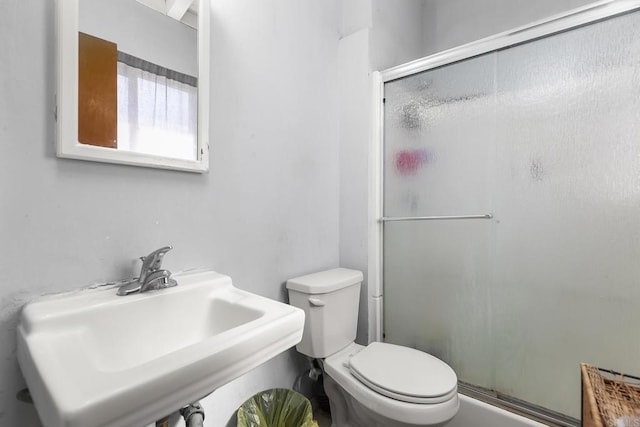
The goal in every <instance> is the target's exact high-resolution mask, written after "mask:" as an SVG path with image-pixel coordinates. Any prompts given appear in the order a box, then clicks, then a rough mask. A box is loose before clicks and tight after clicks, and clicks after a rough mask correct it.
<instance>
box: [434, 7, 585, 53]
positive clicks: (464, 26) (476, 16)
mask: <svg viewBox="0 0 640 427" xmlns="http://www.w3.org/2000/svg"><path fill="white" fill-rule="evenodd" d="M592 2H593V0H536V1H530V0H475V1H470V0H425V8H424V18H423V22H424V25H425V27H424V33H423V37H424V56H427V55H430V54H432V53H436V52H440V51H442V50H446V49H449V48H452V47H456V46H459V45H462V44H465V43H469V42H472V41H474V40H478V39H481V38H484V37H488V36H492V35H494V34H497V33H500V32H503V31H507V30H510V29H512V28H516V27H519V26H521V25H526V24H528V23H530V22H533V21H537V20H539V19H543V18H546V17H549V16H552V15H555V14H557V13H562V12H566V11H568V10H571V9H575V8H577V7H581V6H584V5H586V4H589V3H592Z"/></svg>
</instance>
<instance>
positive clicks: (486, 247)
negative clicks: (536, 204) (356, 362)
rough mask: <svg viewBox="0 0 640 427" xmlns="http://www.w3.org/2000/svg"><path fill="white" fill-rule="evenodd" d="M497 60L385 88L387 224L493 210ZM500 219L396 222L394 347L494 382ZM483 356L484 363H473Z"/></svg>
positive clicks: (389, 333) (390, 266)
mask: <svg viewBox="0 0 640 427" xmlns="http://www.w3.org/2000/svg"><path fill="white" fill-rule="evenodd" d="M495 62H496V55H495V54H489V55H484V56H481V57H477V58H474V59H472V60H468V61H464V62H462V63H458V64H454V65H450V66H446V67H442V68H438V69H435V70H431V71H428V72H425V73H421V74H418V75H414V76H411V77H408V78H405V79H401V80H396V81H393V82H391V83H387V84H386V85H385V99H386V101H385V109H384V111H385V127H384V132H385V134H384V141H385V143H384V159H385V162H384V163H385V166H384V168H385V169H384V216H385V217H391V218H394V217H424V216H454V215H482V214H486V213H489V212H490V211H491V210H490V208H491V206H492V204H493V203H492V201H491V193H490V191H489V189H490V188H491V182H492V180H493V167H492V165H491V162H492V161H493V160H492V159H493V157H494V156H493V151H494V148H493V145H494V140H495V102H494V98H495ZM491 226H492V223H491V221H488V220H441V221H440V220H439V221H419V222H409V221H402V222H387V223H385V226H384V242H385V244H384V288H385V290H384V292H385V299H384V319H385V320H384V331H385V340H386V341H388V342H392V343H398V344H403V345H408V346H410V347H416V348H419V349H422V350H426V351H429V352H430V353H432V354H434V355H436V356H438V357H440V358H442V359H444V360H447V361H449V362H452V361H453V362H455V363H453V366H454V368H456V370H457V371H458V375H459V376H460V377H461V378H465V379H466V381H470V382H474V383H476V384H481V385H485V386H489V385H491V384H492V381H493V373H492V370H493V359H494V355H493V344H492V339H491V323H490V320H491V319H490V316H489V313H490V312H491V310H490V307H489V304H490V303H491V298H490V295H489V293H488V292H489V290H490V289H491V286H490V283H491V277H490V274H491V271H490V269H489V268H488V267H489V266H490V260H491V257H490V253H491V251H492V249H491V248H492V233H491ZM468 354H474V355H475V360H474V364H473V365H471V364H468V363H466V362H465V361H464V358H465V357H466V356H465V355H468Z"/></svg>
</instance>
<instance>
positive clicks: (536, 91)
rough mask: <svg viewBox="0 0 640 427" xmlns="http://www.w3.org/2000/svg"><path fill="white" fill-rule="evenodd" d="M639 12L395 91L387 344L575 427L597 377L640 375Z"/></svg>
mask: <svg viewBox="0 0 640 427" xmlns="http://www.w3.org/2000/svg"><path fill="white" fill-rule="evenodd" d="M639 8H640V2H638V1H601V2H598V3H594V4H592V5H589V6H587V7H583V8H581V9H577V10H575V11H572V12H570V13H567V14H564V15H562V16H555V17H552V18H550V19H548V20H545V21H544V22H536V23H534V24H532V25H529V26H526V27H522V28H519V29H516V30H514V31H511V32H506V33H503V34H499V35H497V36H494V37H490V38H487V39H483V40H480V41H478V42H474V43H471V44H469V45H465V46H462V47H460V48H456V49H452V50H449V51H445V52H442V53H440V54H436V55H433V56H430V57H427V58H425V59H422V60H418V61H414V62H412V63H409V64H405V65H403V66H400V67H396V68H393V69H390V70H387V71H384V72H382V73H381V74H380V84H379V91H380V98H379V109H380V114H379V121H380V126H379V128H380V138H379V139H380V140H381V143H380V156H381V159H380V162H379V164H380V169H381V176H382V179H381V185H380V187H381V194H382V196H381V199H382V200H381V202H380V211H381V212H380V215H379V218H378V221H379V224H380V228H379V232H380V235H379V238H380V241H381V244H380V248H381V249H380V251H381V254H380V260H381V261H380V262H381V266H382V267H381V269H380V270H381V279H382V280H381V281H382V292H381V294H382V295H383V299H384V304H383V315H382V318H383V322H381V325H382V332H383V339H384V340H385V341H387V342H390V343H396V344H401V345H405V346H409V347H414V348H418V349H420V350H423V351H426V352H429V353H431V354H433V355H435V356H437V357H439V358H441V359H443V360H444V361H446V362H447V363H448V364H450V365H451V366H452V367H453V368H454V370H455V371H456V373H457V374H458V378H459V380H460V381H461V382H462V383H463V384H464V385H468V386H469V387H468V389H469V390H476V391H477V392H479V393H484V394H486V395H490V396H493V397H494V398H495V399H496V401H504V402H511V403H513V402H516V403H517V405H519V406H520V407H523V408H525V410H527V409H526V408H528V409H531V410H533V411H536V412H538V413H541V414H543V415H544V416H550V417H551V418H553V419H555V420H560V421H562V420H563V419H564V421H565V422H567V423H568V424H571V422H572V419H573V420H574V421H575V418H579V416H580V371H579V363H580V362H589V363H592V364H595V365H598V366H601V367H605V368H611V369H614V370H616V371H618V372H625V373H628V374H635V375H638V374H640V332H639V329H640V11H638V9H639ZM462 388H463V389H467V387H464V386H463V387H462Z"/></svg>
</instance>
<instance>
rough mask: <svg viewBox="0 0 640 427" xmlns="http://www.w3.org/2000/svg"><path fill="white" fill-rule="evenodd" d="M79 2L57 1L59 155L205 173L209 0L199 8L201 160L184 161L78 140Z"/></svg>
mask: <svg viewBox="0 0 640 427" xmlns="http://www.w3.org/2000/svg"><path fill="white" fill-rule="evenodd" d="M78 3H79V0H57V2H56V25H57V28H56V29H57V58H56V60H57V64H56V71H57V85H58V88H57V94H56V114H55V115H56V120H57V156H58V157H64V158H70V159H81V160H92V161H96V162H106V163H119V164H125V165H133V166H144V167H152V168H161V169H174V170H181V171H188V172H198V173H203V172H206V171H208V170H209V64H210V61H209V55H210V54H209V52H210V50H209V43H210V42H209V40H210V21H211V17H210V5H209V0H200V9H199V11H198V159H197V160H185V159H176V158H170V157H162V156H157V155H152V154H144V153H136V152H133V151H122V150H115V149H113V148H105V147H98V146H92V145H87V144H81V143H80V142H79V141H78V30H79V18H78Z"/></svg>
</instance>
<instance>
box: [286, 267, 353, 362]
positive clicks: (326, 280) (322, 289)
mask: <svg viewBox="0 0 640 427" xmlns="http://www.w3.org/2000/svg"><path fill="white" fill-rule="evenodd" d="M361 283H362V272H360V271H357V270H349V269H347V268H335V269H333V270H327V271H321V272H319V273H313V274H308V275H306V276H300V277H296V278H295V279H290V280H288V281H287V289H288V290H289V304H291V305H293V306H295V307H298V308H301V309H303V310H304V313H305V323H304V332H303V334H302V341H300V343H299V344H298V345H297V346H296V349H297V350H298V351H299V352H300V353H302V354H305V355H307V356H309V357H313V358H325V357H328V356H330V355H332V354H333V353H336V352H337V351H340V350H342V349H343V348H345V347H346V346H347V345H349V344H351V343H352V342H353V341H354V340H355V338H356V330H357V327H358V305H359V303H360V284H361Z"/></svg>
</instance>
